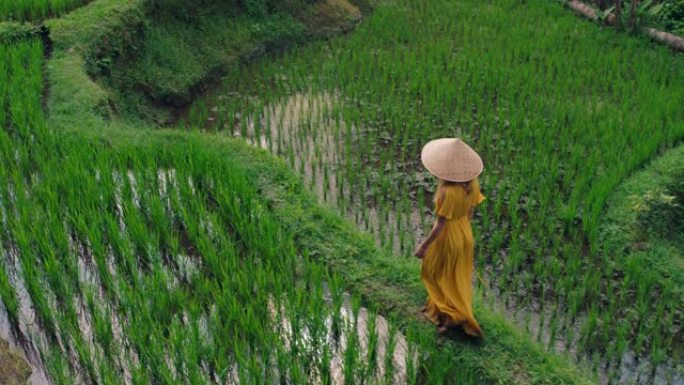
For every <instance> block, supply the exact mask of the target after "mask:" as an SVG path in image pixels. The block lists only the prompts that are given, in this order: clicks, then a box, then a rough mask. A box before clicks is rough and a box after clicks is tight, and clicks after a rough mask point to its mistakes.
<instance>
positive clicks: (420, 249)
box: [413, 243, 428, 259]
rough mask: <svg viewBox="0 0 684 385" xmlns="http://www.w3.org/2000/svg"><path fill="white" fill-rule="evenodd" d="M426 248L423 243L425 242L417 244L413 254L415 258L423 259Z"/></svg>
mask: <svg viewBox="0 0 684 385" xmlns="http://www.w3.org/2000/svg"><path fill="white" fill-rule="evenodd" d="M427 249H428V248H427V245H425V243H421V244H420V245H418V247H416V252H415V253H413V254H414V255H415V256H416V258H418V259H423V257H424V256H425V253H427Z"/></svg>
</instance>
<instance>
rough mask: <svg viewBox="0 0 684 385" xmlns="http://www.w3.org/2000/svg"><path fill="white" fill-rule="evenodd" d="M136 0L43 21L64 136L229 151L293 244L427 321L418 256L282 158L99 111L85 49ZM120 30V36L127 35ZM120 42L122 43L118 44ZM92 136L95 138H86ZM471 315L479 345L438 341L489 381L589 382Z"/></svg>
mask: <svg viewBox="0 0 684 385" xmlns="http://www.w3.org/2000/svg"><path fill="white" fill-rule="evenodd" d="M142 6H143V2H142V0H135V1H131V2H127V3H126V4H125V5H121V3H120V2H117V1H112V0H98V1H94V2H92V3H90V4H88V5H87V6H85V7H83V8H80V9H78V10H76V11H74V12H72V13H71V14H69V15H66V16H65V17H64V18H62V19H54V20H48V21H46V23H45V24H46V26H47V28H48V29H49V32H50V37H51V39H52V43H53V52H52V57H51V58H50V60H49V62H48V63H47V73H48V74H47V76H48V81H49V83H50V84H49V85H50V93H49V98H48V100H47V105H48V111H49V117H48V119H49V125H50V127H51V129H52V130H54V131H60V132H63V134H64V136H65V140H83V139H87V141H92V140H94V141H95V142H98V143H105V144H106V145H111V146H114V147H128V146H133V147H135V146H153V147H158V148H159V147H161V148H163V147H175V146H189V145H201V146H203V147H204V148H207V149H208V150H210V151H211V152H213V153H214V154H215V156H216V157H217V158H225V157H231V158H234V159H235V160H236V162H237V163H239V164H241V165H243V167H244V169H245V170H246V171H247V172H248V174H250V175H253V182H254V183H255V184H256V185H257V187H258V188H259V190H260V191H261V192H262V194H263V196H264V198H265V199H266V201H267V202H268V203H269V206H270V207H271V208H272V210H273V211H274V213H275V215H276V217H277V218H279V219H280V220H281V221H282V223H283V224H284V226H286V227H287V228H288V229H290V230H291V231H293V233H295V234H296V236H297V238H296V242H297V245H298V247H300V248H306V249H308V250H309V251H310V254H311V255H315V256H316V257H317V258H319V259H321V260H323V261H325V262H326V264H327V266H329V267H330V268H331V269H332V270H334V271H336V272H338V273H339V274H340V275H341V276H342V277H343V278H344V281H345V285H346V286H347V287H348V288H349V290H351V291H355V292H357V293H359V294H361V295H362V297H363V299H364V301H366V302H367V303H372V304H374V305H376V306H377V307H378V308H379V309H380V310H381V311H382V312H383V313H385V314H386V315H388V316H389V317H390V319H391V320H392V322H394V323H395V324H397V325H400V326H403V327H417V328H424V329H427V328H432V325H428V324H427V323H425V322H423V321H422V320H421V318H420V316H419V314H418V311H417V309H418V308H419V307H420V305H421V304H422V302H423V300H424V296H425V294H424V290H423V288H422V285H421V283H420V280H419V275H418V264H417V262H416V261H397V259H396V258H393V257H391V256H389V255H385V254H384V252H382V251H380V250H379V249H378V248H377V247H376V246H375V244H374V241H373V240H372V239H371V237H370V236H369V235H367V234H364V233H362V232H360V231H359V230H358V229H356V228H355V227H354V226H353V225H352V224H351V223H349V222H348V221H345V220H344V219H343V218H341V217H340V216H339V215H338V214H336V213H334V212H332V211H331V210H329V209H327V208H324V207H322V206H320V205H318V204H317V203H316V200H315V199H314V198H313V196H312V195H311V194H310V193H309V192H307V191H306V189H305V188H304V187H303V186H302V183H301V182H300V181H299V180H298V178H297V177H295V176H294V174H293V173H292V172H291V170H289V169H288V168H287V166H286V165H285V164H284V163H283V162H282V161H281V160H279V159H277V158H275V157H273V156H272V155H270V154H268V153H266V152H264V151H261V150H257V149H254V148H252V147H250V146H249V145H247V144H245V143H243V142H241V141H238V140H233V139H230V138H227V137H225V136H221V135H208V134H200V133H196V132H181V131H170V130H164V131H159V130H154V127H151V126H149V125H145V124H143V123H141V122H130V121H125V120H123V119H119V118H118V117H117V116H115V115H109V116H107V117H104V116H103V112H106V109H107V106H108V98H109V94H108V90H107V89H105V88H103V87H102V86H101V85H100V84H98V83H96V82H95V81H93V80H92V79H91V78H90V77H89V76H88V74H87V73H86V70H85V68H86V61H87V60H88V55H92V54H93V52H97V50H98V49H102V47H103V44H113V43H112V41H113V40H112V38H113V37H116V36H121V34H122V32H124V31H126V29H127V26H130V25H132V24H133V25H134V24H135V23H140V22H142V21H143V20H144V12H143V11H142V9H143V8H142ZM124 36H125V34H124ZM120 42H121V40H118V42H117V44H119V43H120ZM91 143H92V142H91ZM475 307H476V313H477V314H476V315H477V317H478V319H479V320H481V323H482V325H483V328H484V329H485V332H486V333H487V339H486V340H485V341H484V342H483V343H482V344H480V345H474V344H467V343H463V342H455V343H452V342H449V341H448V340H443V339H440V340H438V341H437V343H439V344H441V345H442V346H443V349H444V351H445V353H447V354H451V355H452V357H454V361H455V364H458V365H464V366H468V367H472V368H474V369H475V370H476V371H477V372H478V373H480V374H481V375H482V376H483V377H484V378H486V379H487V380H488V382H490V383H536V384H560V383H563V384H589V383H593V382H595V379H593V378H587V377H586V376H585V375H584V374H582V373H580V371H579V369H578V368H577V367H575V366H574V365H573V364H572V363H571V362H570V359H569V358H567V357H564V356H559V355H555V354H552V353H549V352H547V351H545V350H544V349H543V348H542V347H541V346H540V345H539V344H537V343H536V342H533V341H532V340H531V338H530V337H529V336H528V335H526V334H524V333H523V332H521V331H519V330H517V329H515V328H514V327H513V326H512V325H511V324H510V323H509V322H508V321H507V320H506V319H505V318H504V317H503V316H502V315H500V314H498V313H497V312H496V311H491V310H489V309H486V308H483V307H482V302H481V301H480V300H479V299H477V298H476V305H475Z"/></svg>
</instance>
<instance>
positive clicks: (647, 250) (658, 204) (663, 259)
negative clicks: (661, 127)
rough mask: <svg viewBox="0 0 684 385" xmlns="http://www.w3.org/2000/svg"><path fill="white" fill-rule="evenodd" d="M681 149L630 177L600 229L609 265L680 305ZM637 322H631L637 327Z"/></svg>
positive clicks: (683, 252)
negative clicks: (665, 290)
mask: <svg viewBox="0 0 684 385" xmlns="http://www.w3.org/2000/svg"><path fill="white" fill-rule="evenodd" d="M683 180H684V146H679V147H677V148H675V149H672V150H669V151H667V152H666V153H665V154H663V155H662V156H659V157H658V158H656V159H655V160H654V161H653V162H651V163H650V164H649V165H648V166H647V167H646V168H645V169H644V170H642V171H639V172H638V173H636V174H635V175H633V176H631V177H630V178H629V179H627V180H626V181H625V182H624V183H622V184H621V185H620V186H619V188H618V189H617V190H616V191H615V193H614V195H613V196H612V197H611V198H610V200H609V201H608V210H607V212H606V217H605V223H604V225H603V226H602V236H603V238H604V243H606V245H608V249H609V251H610V252H611V259H612V260H613V261H615V263H618V264H621V265H624V266H627V267H628V271H629V273H630V274H634V275H637V274H638V275H639V276H640V277H641V279H643V280H646V279H648V280H651V281H659V282H661V285H664V286H667V287H669V288H670V289H669V290H671V292H672V295H673V296H674V297H675V298H676V299H677V301H678V302H679V303H682V302H683V301H684V292H683V291H682V287H684V239H682V235H683V234H684V223H683V222H682V221H683V220H684V212H683V210H684V186H683V185H682V181H683ZM636 321H637V320H635V322H636Z"/></svg>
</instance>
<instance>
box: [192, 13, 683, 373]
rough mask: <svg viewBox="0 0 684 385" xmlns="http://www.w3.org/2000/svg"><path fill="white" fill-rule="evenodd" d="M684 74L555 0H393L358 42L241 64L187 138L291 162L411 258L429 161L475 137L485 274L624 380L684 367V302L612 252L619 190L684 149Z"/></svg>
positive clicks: (676, 60)
mask: <svg viewBox="0 0 684 385" xmlns="http://www.w3.org/2000/svg"><path fill="white" fill-rule="evenodd" d="M540 21H541V22H540ZM504 31H505V32H504ZM682 68H684V57H683V56H681V55H679V56H678V55H673V54H672V53H671V52H669V51H668V50H667V49H665V48H663V47H658V46H655V45H654V44H652V43H650V42H649V41H647V40H646V39H645V38H639V37H633V38H626V37H618V35H616V34H615V32H614V31H612V30H608V31H600V30H597V29H596V28H595V27H593V26H591V25H588V24H586V23H579V22H578V21H577V20H576V19H575V18H574V17H573V16H572V15H570V14H567V13H565V11H564V10H563V9H562V8H561V7H559V6H557V5H556V4H549V3H548V2H546V1H529V2H526V3H525V4H522V5H521V4H520V2H517V1H497V2H494V3H487V4H482V3H481V2H469V1H466V2H459V3H456V4H454V3H453V2H448V1H432V2H429V3H416V2H409V1H396V2H392V4H391V5H383V4H379V5H378V7H377V8H376V9H375V10H374V14H373V17H372V18H370V19H369V20H367V21H366V22H365V23H363V24H362V25H361V26H359V28H358V29H357V30H356V31H355V33H354V34H352V35H351V36H349V37H348V38H346V37H345V38H338V39H334V40H333V41H332V42H320V43H314V44H312V45H310V46H307V47H306V48H303V49H299V50H293V51H290V52H287V53H285V54H284V55H281V57H280V58H279V59H278V60H264V61H260V62H259V63H257V64H255V65H253V66H249V67H235V68H234V69H233V71H231V72H230V73H229V75H228V76H227V77H226V80H225V83H224V86H223V89H222V90H219V91H217V92H216V93H215V94H214V96H213V97H211V98H208V99H207V100H204V101H202V102H200V103H197V104H196V105H195V106H194V107H193V108H192V109H191V110H190V111H189V113H188V118H187V119H186V121H185V122H184V126H186V127H190V128H192V127H200V128H202V129H204V130H207V131H217V132H226V133H228V134H231V135H235V136H243V137H247V138H249V139H250V140H251V141H252V142H253V143H255V144H259V145H261V146H262V147H264V148H267V149H270V150H271V151H273V152H274V153H277V154H279V155H281V156H282V157H283V158H284V159H285V160H286V161H287V162H288V163H289V164H290V166H291V167H292V168H293V169H294V170H297V171H299V173H300V174H301V175H302V176H303V178H304V179H305V181H306V182H307V183H308V185H309V186H310V188H311V189H312V190H314V191H318V193H319V197H320V198H321V200H322V201H326V202H327V203H328V204H330V205H332V206H336V207H337V208H338V209H340V210H341V212H342V213H344V214H346V215H348V216H350V217H352V218H354V219H356V221H357V223H358V224H359V225H360V226H361V227H363V228H366V229H368V230H369V231H371V232H373V233H374V234H375V235H376V238H377V239H378V242H379V243H380V244H382V245H383V246H385V247H386V249H387V250H390V251H392V252H395V253H396V254H397V255H398V257H410V254H411V252H412V251H413V247H414V245H415V242H416V240H417V237H418V236H419V235H420V232H421V230H423V229H426V223H425V222H422V218H423V215H422V214H423V213H426V212H429V211H430V209H431V202H430V198H431V192H432V191H433V189H434V186H433V182H432V179H431V178H430V177H429V175H427V174H426V173H425V172H422V171H421V167H420V164H419V158H418V155H417V154H419V153H420V148H421V146H422V145H423V144H424V143H425V142H427V141H428V140H429V139H432V138H436V137H440V136H461V137H464V138H465V140H466V141H467V142H468V143H471V144H472V145H473V147H474V148H475V149H476V150H477V151H478V152H480V153H481V154H483V158H484V160H485V164H486V171H485V173H484V174H483V177H482V185H483V188H484V191H485V194H486V195H488V197H489V198H490V199H489V200H488V201H487V202H486V203H485V204H484V210H483V211H484V212H483V214H482V215H481V217H480V220H479V221H478V224H477V226H476V227H478V228H479V234H480V235H481V237H482V241H481V242H480V243H479V245H480V247H479V252H478V255H479V258H480V260H479V266H478V267H479V270H480V274H482V275H486V276H487V280H488V281H489V286H490V287H492V288H496V289H497V290H500V291H501V292H502V293H503V294H504V296H505V297H507V298H506V299H505V300H506V302H508V301H509V299H510V300H514V301H515V303H516V307H521V306H537V305H539V306H540V307H541V309H551V310H548V311H549V314H545V315H544V316H541V317H539V321H538V322H539V324H538V325H533V326H534V327H535V328H536V327H538V328H540V329H544V328H547V329H550V332H549V334H550V335H552V336H554V337H551V340H550V341H544V342H545V343H548V344H549V345H550V346H556V342H555V341H554V339H555V338H556V337H563V344H565V345H566V347H570V346H573V344H574V343H577V344H578V347H579V348H580V349H578V351H577V352H578V354H579V355H580V356H585V355H591V354H592V352H600V353H597V354H600V355H601V356H603V357H605V358H606V359H607V360H609V361H612V362H614V363H615V364H616V365H611V366H610V369H609V370H611V374H610V375H613V376H617V375H618V374H617V372H616V368H617V367H618V366H619V364H620V362H621V360H622V357H623V354H624V353H625V352H626V351H627V350H630V349H631V350H634V351H636V352H637V354H638V355H640V356H642V357H643V356H646V357H649V358H650V360H651V362H652V363H654V364H658V363H661V362H663V361H664V360H665V359H666V358H667V357H671V358H672V359H673V360H675V362H678V361H679V360H681V358H682V353H683V351H682V350H681V347H682V346H684V344H682V343H681V340H680V339H681V336H682V332H681V327H682V321H681V313H680V312H679V311H678V310H677V309H679V308H681V304H682V301H681V297H680V296H678V295H676V294H675V292H674V291H673V287H672V286H671V285H668V284H666V283H664V282H662V281H658V280H644V279H641V277H640V276H639V275H638V273H637V272H636V271H634V274H632V273H628V272H627V271H628V270H629V269H630V267H629V266H625V265H621V264H616V263H613V262H612V261H611V255H612V254H611V253H610V251H608V250H606V249H605V248H604V244H603V243H602V242H601V239H600V237H599V233H600V228H601V223H602V222H601V214H602V212H603V211H602V210H603V207H604V205H605V202H606V200H607V199H608V197H609V196H610V194H611V192H612V190H613V189H614V188H615V187H616V186H617V185H618V184H619V182H620V181H621V180H622V179H624V178H625V177H626V176H627V175H629V174H630V173H631V172H633V171H634V170H635V169H636V168H638V167H639V166H641V165H642V164H644V163H645V162H646V161H647V160H648V159H650V158H651V157H652V156H653V155H654V154H656V153H657V152H658V151H659V150H661V149H663V148H667V147H668V146H670V145H672V144H673V143H677V142H678V141H679V140H681V138H682V137H684V110H683V109H682V108H681V106H682V105H684V88H682V87H681V85H682V84H684V72H682V70H681V69H682ZM645 132H647V133H648V134H647V135H644V133H645ZM626 154H629V156H626ZM347 186H348V187H347ZM414 230H416V231H415V233H414V232H413V231H414ZM482 289H485V290H486V289H487V288H482ZM617 293H622V294H621V295H617ZM542 298H543V299H544V300H543V301H541V303H540V304H537V302H538V301H539V299H542ZM652 298H658V301H652V300H651V299H652ZM556 306H557V308H556ZM554 308H556V309H555V310H554ZM542 311H543V310H542ZM614 319H624V320H627V322H625V323H621V324H616V323H615V322H613V321H612V320H614ZM575 322H580V325H581V327H580V328H579V329H578V330H575ZM541 335H542V333H539V337H540V338H541ZM573 341H574V342H573Z"/></svg>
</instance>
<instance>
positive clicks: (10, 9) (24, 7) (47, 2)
mask: <svg viewBox="0 0 684 385" xmlns="http://www.w3.org/2000/svg"><path fill="white" fill-rule="evenodd" d="M88 1H89V0H5V1H3V2H1V3H0V20H13V21H27V20H36V19H42V18H45V17H48V16H58V15H60V14H63V13H65V12H68V11H70V10H71V9H73V8H76V7H78V6H80V5H83V4H85V3H87V2H88Z"/></svg>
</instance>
